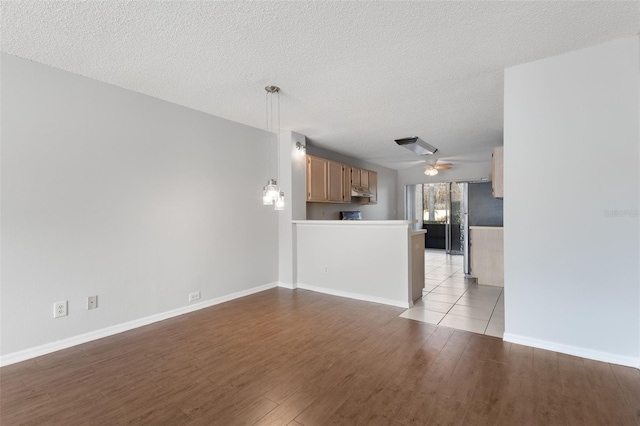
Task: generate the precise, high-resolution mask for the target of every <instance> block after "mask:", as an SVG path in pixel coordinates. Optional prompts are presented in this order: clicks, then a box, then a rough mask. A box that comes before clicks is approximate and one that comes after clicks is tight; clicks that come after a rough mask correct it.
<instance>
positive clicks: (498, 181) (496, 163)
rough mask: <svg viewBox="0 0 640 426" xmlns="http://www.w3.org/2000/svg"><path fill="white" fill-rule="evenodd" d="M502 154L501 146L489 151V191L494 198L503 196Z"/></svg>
mask: <svg viewBox="0 0 640 426" xmlns="http://www.w3.org/2000/svg"><path fill="white" fill-rule="evenodd" d="M503 155H504V149H503V147H499V148H494V149H493V151H492V152H491V189H492V191H491V192H492V194H493V196H494V197H495V198H503V197H504V178H503V164H504V163H503Z"/></svg>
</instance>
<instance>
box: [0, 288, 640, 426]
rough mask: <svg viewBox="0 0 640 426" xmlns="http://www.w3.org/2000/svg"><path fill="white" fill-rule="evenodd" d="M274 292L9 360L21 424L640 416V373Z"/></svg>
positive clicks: (7, 402) (4, 416)
mask: <svg viewBox="0 0 640 426" xmlns="http://www.w3.org/2000/svg"><path fill="white" fill-rule="evenodd" d="M402 311H403V309H401V308H394V307H389V306H384V305H377V304H372V303H367V302H360V301H356V300H351V299H345V298H339V297H333V296H328V295H323V294H319V293H313V292H308V291H302V290H296V291H291V290H286V289H272V290H268V291H265V292H262V293H258V294H255V295H252V296H248V297H245V298H242V299H238V300H234V301H231V302H228V303H224V304H221V305H217V306H214V307H211V308H207V309H203V310H200V311H197V312H194V313H191V314H188V315H183V316H180V317H176V318H173V319H170V320H167V321H163V322H159V323H156V324H153V325H150V326H147V327H142V328H139V329H136V330H132V331H129V332H126V333H122V334H118V335H116V336H112V337H109V338H105V339H101V340H98V341H94V342H91V343H87V344H83V345H80V346H76V347H73V348H70V349H67V350H64V351H60V352H56V353H53V354H49V355H45V356H42V357H39V358H36V359H33V360H29V361H26V362H22V363H18V364H14V365H10V366H7V367H3V368H1V369H0V378H1V381H0V402H1V406H0V410H1V411H0V424H1V425H2V426H9V425H23V424H30V425H124V424H156V425H253V424H256V425H307V426H309V425H323V424H345V425H358V424H362V425H395V426H400V425H462V424H464V425H492V426H493V425H518V426H520V425H581V426H584V425H629V426H638V425H640V371H639V370H637V369H633V368H627V367H621V366H616V365H611V364H606V363H602V362H595V361H589V360H585V359H582V358H576V357H573V356H567V355H562V354H558V353H555V352H549V351H544V350H538V349H533V348H530V347H525V346H519V345H512V344H509V343H504V342H503V341H502V340H500V339H497V338H493V337H489V336H483V335H478V334H473V333H469V332H464V331H459V330H453V329H450V328H446V327H442V326H436V325H432V324H427V323H423V322H416V321H412V320H407V319H404V318H399V317H398V315H399V314H400V313H401V312H402Z"/></svg>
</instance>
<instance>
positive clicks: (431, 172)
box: [424, 166, 438, 176]
mask: <svg viewBox="0 0 640 426" xmlns="http://www.w3.org/2000/svg"><path fill="white" fill-rule="evenodd" d="M424 174H425V175H427V176H435V175H437V174H438V169H436V168H435V167H434V166H427V168H426V169H424Z"/></svg>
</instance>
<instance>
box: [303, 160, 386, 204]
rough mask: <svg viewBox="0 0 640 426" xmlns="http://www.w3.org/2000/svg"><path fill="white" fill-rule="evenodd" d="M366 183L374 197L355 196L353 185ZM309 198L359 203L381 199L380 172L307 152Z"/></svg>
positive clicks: (319, 201)
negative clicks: (379, 189)
mask: <svg viewBox="0 0 640 426" xmlns="http://www.w3.org/2000/svg"><path fill="white" fill-rule="evenodd" d="M352 186H362V187H364V188H366V189H367V191H368V192H371V193H372V194H373V197H370V198H367V197H356V198H354V199H352V197H351V187H352ZM307 202H310V203H334V204H341V203H351V202H354V203H359V204H376V203H377V202H378V173H376V172H374V171H372V170H366V169H360V168H358V167H353V166H350V165H348V164H343V163H339V162H337V161H332V160H327V159H326V158H320V157H316V156H313V155H307Z"/></svg>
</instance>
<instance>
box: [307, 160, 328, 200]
mask: <svg viewBox="0 0 640 426" xmlns="http://www.w3.org/2000/svg"><path fill="white" fill-rule="evenodd" d="M328 169H329V161H328V160H325V159H324V158H320V157H314V156H313V155H307V201H318V202H326V201H327V199H328V196H329V194H328V192H329V191H328V184H327V183H328V182H327V181H328V179H327V178H328V176H329V170H328Z"/></svg>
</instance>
